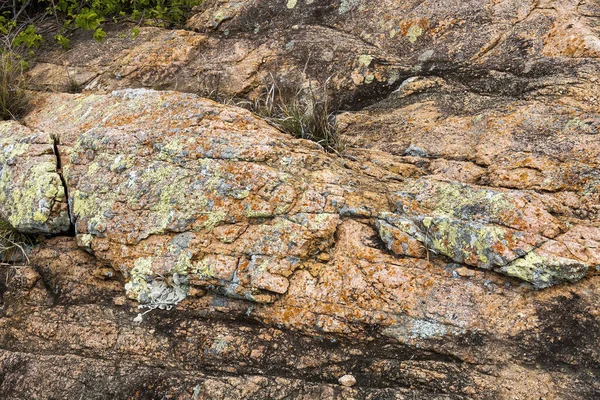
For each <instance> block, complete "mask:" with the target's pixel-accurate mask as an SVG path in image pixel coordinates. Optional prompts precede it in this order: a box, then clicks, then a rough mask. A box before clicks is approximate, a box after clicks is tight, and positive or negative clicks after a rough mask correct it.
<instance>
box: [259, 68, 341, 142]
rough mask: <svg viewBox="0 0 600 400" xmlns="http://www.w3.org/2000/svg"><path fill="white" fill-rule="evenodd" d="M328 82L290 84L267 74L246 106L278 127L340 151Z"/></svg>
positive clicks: (339, 137)
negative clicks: (306, 85) (313, 85)
mask: <svg viewBox="0 0 600 400" xmlns="http://www.w3.org/2000/svg"><path fill="white" fill-rule="evenodd" d="M328 83H329V79H328V80H327V81H326V82H325V83H324V84H323V85H321V86H320V87H317V88H314V87H312V86H308V87H298V86H295V87H294V86H292V87H290V86H289V83H288V86H286V85H284V83H283V82H281V81H278V80H277V79H275V78H274V77H273V76H271V78H270V81H269V82H266V83H265V90H264V91H263V93H262V94H261V96H259V97H258V98H257V99H256V100H255V101H254V103H252V104H250V107H248V108H249V109H250V110H251V111H253V112H254V113H256V114H258V115H259V116H261V117H262V118H264V119H265V120H266V121H267V122H269V123H270V124H271V125H273V126H275V127H276V128H278V129H279V130H281V131H283V132H286V133H289V134H290V135H293V136H295V137H297V138H302V139H308V140H312V141H314V142H316V143H318V144H320V145H321V146H322V147H323V148H324V149H325V150H326V151H329V152H333V153H338V154H340V153H343V152H344V150H345V148H346V144H345V143H344V141H343V140H342V138H341V135H340V133H339V130H338V125H337V120H336V113H335V107H334V106H333V103H332V101H331V97H330V95H329V92H328V90H327V85H328Z"/></svg>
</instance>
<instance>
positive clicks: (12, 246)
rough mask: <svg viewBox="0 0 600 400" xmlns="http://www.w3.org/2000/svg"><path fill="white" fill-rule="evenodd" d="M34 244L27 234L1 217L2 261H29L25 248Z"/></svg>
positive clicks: (0, 240) (0, 251) (0, 246)
mask: <svg viewBox="0 0 600 400" xmlns="http://www.w3.org/2000/svg"><path fill="white" fill-rule="evenodd" d="M31 244H33V241H32V239H31V238H30V237H28V236H27V235H24V234H22V233H20V232H18V231H17V230H16V229H15V228H13V226H12V225H11V224H10V223H9V222H8V221H6V220H5V219H3V218H0V263H3V264H9V263H15V262H20V263H23V262H25V263H28V262H29V258H28V257H27V252H26V250H25V248H26V247H27V246H29V245H31Z"/></svg>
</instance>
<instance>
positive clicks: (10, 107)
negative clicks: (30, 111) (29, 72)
mask: <svg viewBox="0 0 600 400" xmlns="http://www.w3.org/2000/svg"><path fill="white" fill-rule="evenodd" d="M23 72H24V71H23V63H22V61H21V59H20V58H19V57H18V55H16V54H15V53H12V52H10V51H4V52H0V116H1V117H2V118H1V119H17V118H19V117H21V116H23V115H24V114H25V113H26V112H27V108H28V104H29V96H28V94H27V92H26V91H25V80H24V77H23Z"/></svg>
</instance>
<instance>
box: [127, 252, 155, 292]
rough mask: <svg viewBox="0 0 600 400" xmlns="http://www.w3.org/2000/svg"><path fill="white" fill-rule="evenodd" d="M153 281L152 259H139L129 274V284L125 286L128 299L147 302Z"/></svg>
mask: <svg viewBox="0 0 600 400" xmlns="http://www.w3.org/2000/svg"><path fill="white" fill-rule="evenodd" d="M152 280H153V271H152V258H151V257H145V258H138V259H137V260H135V262H134V264H133V268H132V269H131V271H130V272H129V282H127V283H126V284H125V291H126V293H127V297H129V298H130V299H132V300H137V301H139V302H142V303H145V302H147V300H148V298H147V296H148V293H149V290H150V288H149V286H148V284H149V282H151V281H152Z"/></svg>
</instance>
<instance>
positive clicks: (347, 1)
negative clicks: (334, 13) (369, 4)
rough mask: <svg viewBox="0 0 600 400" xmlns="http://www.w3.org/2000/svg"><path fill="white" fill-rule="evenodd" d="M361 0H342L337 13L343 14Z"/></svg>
mask: <svg viewBox="0 0 600 400" xmlns="http://www.w3.org/2000/svg"><path fill="white" fill-rule="evenodd" d="M360 2H361V0H342V1H341V3H340V8H338V13H340V14H345V13H347V12H348V11H350V10H352V9H353V8H355V7H356V6H358V5H359V4H360Z"/></svg>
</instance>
